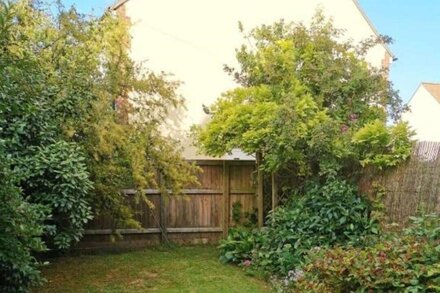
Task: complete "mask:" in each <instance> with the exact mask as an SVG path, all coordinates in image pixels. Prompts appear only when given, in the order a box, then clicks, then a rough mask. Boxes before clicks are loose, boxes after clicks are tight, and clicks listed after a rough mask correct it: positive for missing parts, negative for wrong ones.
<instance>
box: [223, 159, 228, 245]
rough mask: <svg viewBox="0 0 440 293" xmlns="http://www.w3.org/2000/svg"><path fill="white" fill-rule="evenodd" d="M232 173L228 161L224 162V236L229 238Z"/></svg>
mask: <svg viewBox="0 0 440 293" xmlns="http://www.w3.org/2000/svg"><path fill="white" fill-rule="evenodd" d="M229 176H230V171H229V165H228V164H227V162H226V161H224V162H223V236H224V237H226V236H228V230H229V214H230V212H229V201H230V194H229V188H230V187H229V186H230V177H229Z"/></svg>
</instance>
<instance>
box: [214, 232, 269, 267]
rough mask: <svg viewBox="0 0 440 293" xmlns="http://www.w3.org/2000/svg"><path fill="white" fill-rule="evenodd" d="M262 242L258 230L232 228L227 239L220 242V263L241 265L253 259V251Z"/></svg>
mask: <svg viewBox="0 0 440 293" xmlns="http://www.w3.org/2000/svg"><path fill="white" fill-rule="evenodd" d="M260 240H261V235H260V233H259V232H258V231H257V230H249V229H245V228H231V229H230V230H229V235H228V237H227V238H226V239H224V240H222V241H221V242H220V246H219V249H220V261H221V262H223V263H241V262H243V261H246V260H251V259H252V250H253V249H254V248H255V247H256V246H257V244H258V243H259V242H260Z"/></svg>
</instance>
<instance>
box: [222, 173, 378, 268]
mask: <svg viewBox="0 0 440 293" xmlns="http://www.w3.org/2000/svg"><path fill="white" fill-rule="evenodd" d="M308 190H309V191H308V192H307V193H306V194H304V195H303V196H301V197H297V198H295V199H294V200H292V201H291V202H290V203H289V204H288V205H286V206H284V207H279V208H277V209H275V210H274V211H273V213H272V214H271V215H270V216H269V217H268V220H267V227H265V228H264V229H262V230H261V231H252V232H249V231H246V230H243V231H240V230H238V231H236V230H234V232H233V233H231V235H230V236H229V237H228V238H227V239H225V240H223V241H222V244H221V245H220V249H221V259H222V260H223V261H230V262H242V261H244V260H252V263H253V264H254V265H255V266H257V267H259V268H260V269H262V270H264V271H265V272H270V273H276V274H280V275H286V274H287V272H288V271H290V270H292V269H295V268H296V267H299V266H301V265H302V264H303V262H304V260H305V256H306V255H307V254H308V251H309V250H310V249H313V248H315V247H328V246H333V245H336V244H347V243H350V244H352V245H360V244H362V243H363V242H364V240H365V238H366V236H368V235H374V234H377V233H378V232H379V227H378V222H377V221H376V219H374V218H372V217H370V212H371V207H370V206H369V204H368V202H367V201H366V200H365V199H364V198H362V197H361V196H359V194H358V193H357V191H356V189H355V188H353V187H352V185H350V184H348V183H346V182H344V181H331V182H329V183H327V184H325V185H323V186H314V187H310V188H308Z"/></svg>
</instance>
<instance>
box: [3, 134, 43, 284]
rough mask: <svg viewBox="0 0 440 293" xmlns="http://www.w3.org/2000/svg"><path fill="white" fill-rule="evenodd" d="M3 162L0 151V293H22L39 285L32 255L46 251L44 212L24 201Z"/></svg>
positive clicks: (14, 180) (35, 264) (40, 207)
mask: <svg viewBox="0 0 440 293" xmlns="http://www.w3.org/2000/svg"><path fill="white" fill-rule="evenodd" d="M0 142H1V141H0ZM0 147H1V145H0ZM5 159H6V157H5V156H2V154H1V149H0V202H1V204H0V292H25V291H27V290H28V289H29V287H30V286H34V285H37V284H40V283H41V277H40V272H39V271H38V266H39V263H38V261H37V260H36V259H35V258H34V257H33V256H32V252H36V251H43V250H44V249H45V246H44V244H43V242H42V241H41V235H42V234H43V221H44V219H45V218H46V212H47V210H46V209H45V208H44V207H43V206H41V205H36V204H30V203H28V202H26V201H25V200H24V198H23V197H22V195H21V192H20V189H19V188H17V187H16V176H15V174H13V173H12V172H11V170H10V168H9V166H8V165H7V164H6V163H5Z"/></svg>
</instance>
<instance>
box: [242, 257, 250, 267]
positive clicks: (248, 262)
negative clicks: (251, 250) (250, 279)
mask: <svg viewBox="0 0 440 293" xmlns="http://www.w3.org/2000/svg"><path fill="white" fill-rule="evenodd" d="M251 265H252V261H251V260H250V259H246V260H244V261H243V266H245V267H250V266H251Z"/></svg>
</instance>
